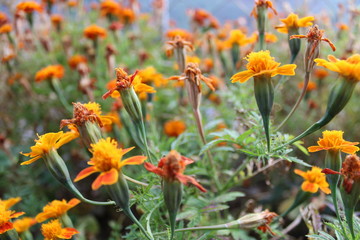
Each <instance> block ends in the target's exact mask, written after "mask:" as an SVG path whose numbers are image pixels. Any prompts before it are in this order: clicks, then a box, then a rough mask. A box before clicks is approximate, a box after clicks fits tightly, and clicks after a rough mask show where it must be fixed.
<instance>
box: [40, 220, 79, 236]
mask: <svg viewBox="0 0 360 240" xmlns="http://www.w3.org/2000/svg"><path fill="white" fill-rule="evenodd" d="M41 233H42V235H43V236H44V240H60V239H71V238H72V236H73V235H75V234H77V233H79V232H78V231H77V230H76V229H75V228H62V226H61V223H60V221H59V220H58V219H56V220H52V221H50V222H48V223H45V224H42V225H41Z"/></svg>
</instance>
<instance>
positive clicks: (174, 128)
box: [164, 120, 186, 137]
mask: <svg viewBox="0 0 360 240" xmlns="http://www.w3.org/2000/svg"><path fill="white" fill-rule="evenodd" d="M185 130H186V125H185V123H184V122H183V121H181V120H169V121H167V122H165V124H164V131H165V134H166V135H168V136H169V137H178V136H179V135H180V134H182V133H183V132H184V131H185Z"/></svg>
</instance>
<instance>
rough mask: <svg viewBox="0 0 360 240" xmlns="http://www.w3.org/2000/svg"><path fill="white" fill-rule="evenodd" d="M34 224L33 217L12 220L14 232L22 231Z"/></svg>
mask: <svg viewBox="0 0 360 240" xmlns="http://www.w3.org/2000/svg"><path fill="white" fill-rule="evenodd" d="M35 224H36V220H35V218H32V217H24V218H21V219H17V220H15V221H14V228H15V230H16V232H18V233H23V232H26V231H28V230H29V228H30V227H32V226H33V225H35Z"/></svg>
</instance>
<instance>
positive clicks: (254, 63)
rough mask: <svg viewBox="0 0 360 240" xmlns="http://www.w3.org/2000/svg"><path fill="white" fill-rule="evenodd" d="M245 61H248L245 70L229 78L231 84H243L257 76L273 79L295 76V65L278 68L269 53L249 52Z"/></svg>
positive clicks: (277, 64)
mask: <svg viewBox="0 0 360 240" xmlns="http://www.w3.org/2000/svg"><path fill="white" fill-rule="evenodd" d="M245 60H247V61H248V64H247V65H246V68H247V70H245V71H242V72H238V73H236V74H235V75H234V76H232V77H231V82H233V83H234V82H241V83H244V82H246V81H247V80H249V79H250V78H251V77H255V76H259V75H268V76H269V77H274V76H276V75H278V74H280V75H295V71H294V70H295V68H296V65H295V64H287V65H284V66H282V67H279V65H280V63H278V62H275V60H274V58H273V57H271V56H270V51H268V50H266V51H259V52H251V53H250V54H249V55H247V57H245Z"/></svg>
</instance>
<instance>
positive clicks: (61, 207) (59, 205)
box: [35, 198, 80, 223]
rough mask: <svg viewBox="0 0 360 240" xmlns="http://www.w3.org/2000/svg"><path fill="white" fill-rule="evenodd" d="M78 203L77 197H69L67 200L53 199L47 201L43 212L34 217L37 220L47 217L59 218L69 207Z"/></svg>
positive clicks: (40, 220)
mask: <svg viewBox="0 0 360 240" xmlns="http://www.w3.org/2000/svg"><path fill="white" fill-rule="evenodd" d="M79 203H80V200H79V199H77V198H73V199H71V200H70V201H69V202H66V200H65V199H63V200H61V201H60V200H54V201H52V202H50V203H48V204H47V205H46V206H45V207H44V208H43V212H41V213H39V214H38V215H36V217H35V219H36V221H37V222H39V223H40V222H44V221H46V220H48V219H49V218H60V217H61V216H62V215H64V214H66V213H67V211H69V210H70V209H71V208H73V207H75V206H76V205H78V204H79Z"/></svg>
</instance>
